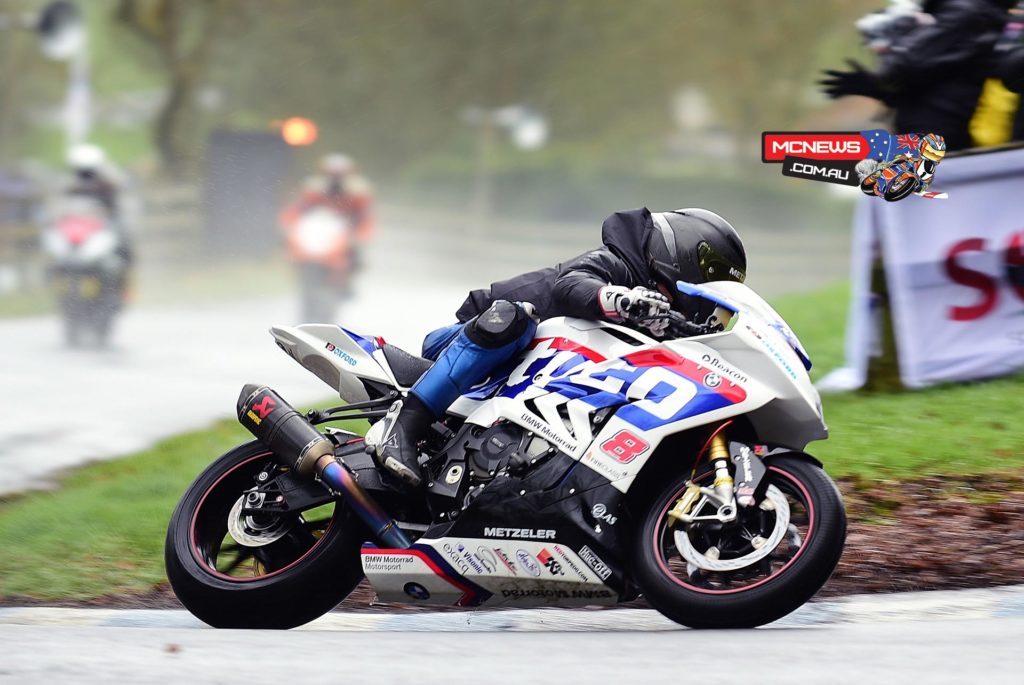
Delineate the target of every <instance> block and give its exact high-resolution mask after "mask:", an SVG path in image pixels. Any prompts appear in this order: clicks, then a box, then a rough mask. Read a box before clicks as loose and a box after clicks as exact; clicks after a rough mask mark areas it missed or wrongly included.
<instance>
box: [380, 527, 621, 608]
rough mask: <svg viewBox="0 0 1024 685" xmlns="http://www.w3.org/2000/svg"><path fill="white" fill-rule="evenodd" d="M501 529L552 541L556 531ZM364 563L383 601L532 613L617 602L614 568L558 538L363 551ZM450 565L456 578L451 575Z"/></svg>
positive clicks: (441, 542)
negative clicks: (549, 607) (513, 608)
mask: <svg viewBox="0 0 1024 685" xmlns="http://www.w3.org/2000/svg"><path fill="white" fill-rule="evenodd" d="M499 530H501V531H507V532H506V534H509V533H512V532H513V531H514V532H519V533H528V534H533V535H535V536H538V535H539V536H543V535H544V534H550V537H551V538H554V533H555V531H553V530H552V531H544V530H536V531H535V530H526V531H522V530H520V529H499ZM584 557H585V558H584ZM437 562H442V563H437ZM362 564H363V573H365V574H366V578H367V579H368V580H369V581H370V583H371V584H372V585H373V588H374V590H376V591H377V596H378V599H379V600H380V601H382V602H402V603H419V602H422V603H425V604H453V605H456V606H477V605H483V606H487V607H494V606H518V607H528V606H543V605H555V606H587V605H595V604H597V605H600V604H614V603H615V602H616V601H617V600H618V594H617V593H616V592H615V591H613V590H612V589H611V588H610V587H608V586H607V585H605V584H604V582H603V581H604V580H605V579H607V578H608V576H609V575H611V569H609V567H608V566H607V564H605V563H604V561H603V560H602V559H601V558H600V557H599V556H597V554H596V553H595V552H594V551H593V550H591V549H590V548H589V547H586V546H584V547H583V548H582V549H581V550H580V551H579V552H576V551H573V550H572V549H570V548H569V547H567V546H563V545H561V544H559V543H557V542H555V541H554V540H553V539H550V540H531V539H508V538H504V539H501V538H454V537H443V538H435V539H429V540H428V539H423V538H421V539H420V540H419V541H418V542H416V543H415V544H414V545H413V546H412V547H410V548H409V549H386V550H382V549H378V548H376V547H373V546H366V547H364V548H363V551H362ZM447 566H450V567H451V568H452V569H453V570H454V571H455V572H456V573H458V574H459V575H457V576H455V575H451V574H449V573H448V572H447V571H445V570H444V569H445V567H447Z"/></svg>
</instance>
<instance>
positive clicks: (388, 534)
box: [236, 383, 412, 549]
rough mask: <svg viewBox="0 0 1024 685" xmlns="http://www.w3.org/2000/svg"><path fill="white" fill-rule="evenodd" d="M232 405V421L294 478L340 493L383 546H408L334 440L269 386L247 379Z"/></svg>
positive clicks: (407, 542) (401, 547) (403, 535)
mask: <svg viewBox="0 0 1024 685" xmlns="http://www.w3.org/2000/svg"><path fill="white" fill-rule="evenodd" d="M236 408H237V409H238V422H239V423H241V424H242V425H243V426H245V427H246V428H247V429H248V430H249V432H250V433H252V434H253V435H254V436H256V439H257V440H259V441H260V442H262V443H263V444H264V445H266V446H267V448H268V449H270V451H271V452H273V453H274V455H275V456H277V457H278V458H279V459H281V460H282V461H283V462H284V463H285V464H286V465H287V466H289V467H291V469H292V470H293V471H295V472H296V473H297V474H299V475H300V476H304V477H307V478H318V479H320V480H322V481H323V482H324V483H326V484H327V485H328V486H329V487H330V488H331V489H332V490H334V491H335V492H339V493H341V495H342V497H344V498H345V501H346V502H347V503H348V504H349V506H351V507H352V509H353V510H354V511H355V513H356V515H357V516H359V518H360V519H361V520H362V521H363V523H365V524H366V525H367V526H368V527H369V528H370V530H372V531H373V532H374V535H375V536H376V537H377V539H378V540H380V541H381V542H382V543H383V544H385V545H387V546H388V547H390V548H400V549H406V548H408V547H409V546H411V545H412V543H411V542H410V541H409V539H408V538H407V537H406V536H405V533H403V532H402V531H401V529H399V527H398V524H397V523H395V520H394V519H393V518H391V517H390V516H388V514H387V513H386V512H385V511H384V510H383V509H381V507H380V505H379V504H377V502H376V501H374V500H373V498H372V497H370V495H369V493H367V492H366V490H364V489H363V487H362V486H361V485H359V483H358V482H356V479H355V478H354V477H353V476H352V473H351V472H350V471H349V470H348V469H347V468H346V467H345V466H344V465H342V464H340V463H338V461H337V460H336V459H335V458H334V444H333V443H332V442H331V441H330V440H328V439H327V438H326V437H324V436H323V434H321V433H320V431H318V430H317V429H316V428H314V427H313V424H311V423H310V422H309V421H307V420H306V417H305V416H303V415H302V414H300V413H299V412H298V411H296V410H295V409H294V408H293V407H292V406H291V405H290V404H288V403H287V402H285V401H284V399H283V398H282V397H281V396H280V395H278V394H277V393H276V392H274V390H273V389H271V388H269V387H267V386H265V385H262V386H259V385H253V384H251V383H250V384H248V385H246V386H244V387H243V388H242V393H241V394H240V395H239V396H238V403H237V405H236Z"/></svg>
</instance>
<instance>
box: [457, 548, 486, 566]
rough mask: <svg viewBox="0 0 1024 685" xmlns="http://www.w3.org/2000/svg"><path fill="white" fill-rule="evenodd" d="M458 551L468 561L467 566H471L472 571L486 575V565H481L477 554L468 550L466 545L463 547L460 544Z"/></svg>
mask: <svg viewBox="0 0 1024 685" xmlns="http://www.w3.org/2000/svg"><path fill="white" fill-rule="evenodd" d="M457 549H458V550H459V552H460V553H461V554H462V558H463V559H464V560H465V561H466V563H467V564H469V567H470V568H471V569H473V570H474V571H476V572H477V573H485V571H484V565H483V564H482V563H480V559H479V558H478V557H477V556H476V555H475V554H473V553H472V552H470V551H469V550H468V549H466V546H465V545H463V544H462V543H461V542H460V543H459V545H458V547H457Z"/></svg>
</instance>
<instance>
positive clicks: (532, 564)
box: [516, 549, 540, 578]
mask: <svg viewBox="0 0 1024 685" xmlns="http://www.w3.org/2000/svg"><path fill="white" fill-rule="evenodd" d="M516 561H518V562H519V565H520V566H522V567H523V570H524V571H526V572H527V573H529V574H530V575H531V576H533V577H534V578H539V577H540V566H539V565H538V564H537V562H536V561H535V560H534V558H533V555H532V554H530V553H529V552H527V551H526V550H525V549H520V550H516Z"/></svg>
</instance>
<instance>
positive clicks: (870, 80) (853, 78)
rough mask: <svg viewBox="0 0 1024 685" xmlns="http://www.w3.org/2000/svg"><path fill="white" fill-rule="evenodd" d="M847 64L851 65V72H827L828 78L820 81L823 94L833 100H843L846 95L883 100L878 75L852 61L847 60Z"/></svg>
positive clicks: (833, 70) (832, 70)
mask: <svg viewBox="0 0 1024 685" xmlns="http://www.w3.org/2000/svg"><path fill="white" fill-rule="evenodd" d="M846 63H847V64H848V65H850V71H838V70H836V69H826V70H825V75H826V76H828V78H823V79H821V80H820V81H818V85H820V86H821V90H822V92H824V93H825V94H826V95H828V96H829V97H830V98H833V99H835V98H841V97H843V96H844V95H863V96H865V97H869V98H875V99H876V100H881V99H883V97H882V96H883V95H884V90H883V88H882V83H881V81H880V80H879V78H878V76H877V75H875V74H874V73H872V72H870V71H868V70H867V69H865V68H864V66H863V65H861V64H860V63H858V62H855V61H853V60H852V59H848V60H846Z"/></svg>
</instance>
